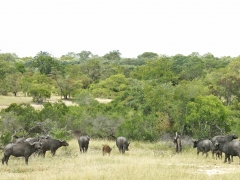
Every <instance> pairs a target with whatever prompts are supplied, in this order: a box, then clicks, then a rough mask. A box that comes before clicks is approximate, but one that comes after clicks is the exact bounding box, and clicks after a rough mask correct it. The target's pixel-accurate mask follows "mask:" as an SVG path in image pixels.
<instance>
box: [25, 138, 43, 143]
mask: <svg viewBox="0 0 240 180" xmlns="http://www.w3.org/2000/svg"><path fill="white" fill-rule="evenodd" d="M39 140H40V139H39V137H35V138H27V139H25V142H29V143H34V142H38V141H39Z"/></svg>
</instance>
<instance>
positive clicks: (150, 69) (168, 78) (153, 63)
mask: <svg viewBox="0 0 240 180" xmlns="http://www.w3.org/2000/svg"><path fill="white" fill-rule="evenodd" d="M171 63H172V62H171V61H170V60H169V58H167V57H159V58H156V59H152V60H148V61H147V62H146V64H145V65H142V66H138V67H137V68H135V69H134V70H133V72H132V73H131V77H133V78H136V79H139V80H150V81H157V82H161V83H168V82H173V81H174V80H175V79H176V77H175V75H174V73H173V72H172V70H171V66H172V64H171Z"/></svg>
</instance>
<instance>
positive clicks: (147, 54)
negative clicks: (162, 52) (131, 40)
mask: <svg viewBox="0 0 240 180" xmlns="http://www.w3.org/2000/svg"><path fill="white" fill-rule="evenodd" d="M157 57H158V54H157V53H154V52H144V53H142V54H140V55H138V58H139V59H141V58H144V59H152V58H157Z"/></svg>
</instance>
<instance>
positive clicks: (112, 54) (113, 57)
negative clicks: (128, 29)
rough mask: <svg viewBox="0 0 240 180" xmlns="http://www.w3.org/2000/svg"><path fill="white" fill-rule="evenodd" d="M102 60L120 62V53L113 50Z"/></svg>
mask: <svg viewBox="0 0 240 180" xmlns="http://www.w3.org/2000/svg"><path fill="white" fill-rule="evenodd" d="M103 58H105V59H107V60H120V59H121V53H120V52H119V50H113V51H110V52H109V53H107V54H105V55H104V56H103Z"/></svg>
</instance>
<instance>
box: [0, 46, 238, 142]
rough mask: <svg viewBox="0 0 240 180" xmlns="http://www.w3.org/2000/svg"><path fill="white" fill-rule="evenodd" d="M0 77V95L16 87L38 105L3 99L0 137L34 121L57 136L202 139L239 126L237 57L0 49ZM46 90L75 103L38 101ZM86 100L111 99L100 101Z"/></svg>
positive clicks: (235, 130)
mask: <svg viewBox="0 0 240 180" xmlns="http://www.w3.org/2000/svg"><path fill="white" fill-rule="evenodd" d="M0 76H1V78H0V94H1V95H9V94H14V95H15V96H17V95H18V93H20V92H21V93H24V94H25V96H31V97H33V102H37V103H43V106H44V108H43V109H42V110H35V109H34V108H33V107H31V106H30V105H29V104H11V105H10V106H9V107H8V108H6V109H3V110H2V111H1V114H0V115H1V121H0V132H1V138H2V140H3V141H4V140H6V139H9V138H10V136H11V134H12V133H13V132H14V131H15V130H17V129H19V128H22V129H24V130H25V131H29V129H30V128H32V127H34V126H36V124H41V125H42V126H43V127H44V129H45V131H44V132H45V133H51V134H52V135H54V136H56V137H57V138H61V137H64V136H69V137H70V136H72V135H73V134H88V135H90V136H91V137H98V138H107V137H109V135H111V134H112V135H115V136H118V135H124V136H126V137H128V138H130V139H134V140H146V141H155V140H158V139H159V137H160V136H161V135H162V134H163V133H172V134H175V133H174V132H176V131H177V132H179V133H180V134H181V135H189V136H193V137H197V138H208V137H213V136H214V135H216V134H227V133H235V134H238V131H239V129H240V127H239V126H240V124H239V120H240V119H239V112H240V111H239V109H240V103H239V100H240V91H239V87H240V57H234V58H233V57H229V56H226V57H221V58H217V57H214V55H212V54H210V53H207V54H204V55H199V54H198V53H192V54H190V55H188V56H184V55H181V54H177V55H175V56H165V55H158V54H156V53H153V52H145V53H143V54H141V55H139V56H138V57H137V58H135V59H133V58H122V57H121V53H120V52H119V51H118V50H114V51H110V52H109V53H107V54H105V55H104V56H102V57H100V56H98V55H93V54H92V53H91V52H90V51H81V52H80V53H73V52H71V53H68V54H66V55H63V56H62V57H60V58H54V57H53V56H51V55H50V54H49V53H48V52H39V53H38V54H37V55H36V56H35V57H24V58H18V57H17V55H15V54H10V53H2V54H0ZM52 95H59V96H61V97H62V98H64V99H70V100H72V101H73V102H75V103H77V104H78V105H79V106H66V105H65V104H64V103H63V102H61V101H59V102H58V103H53V104H51V103H46V100H47V99H49V98H50V97H51V96H52ZM94 98H111V99H113V100H112V102H110V103H108V104H101V103H99V102H98V101H96V100H95V99H94ZM38 133H41V132H40V131H39V132H38Z"/></svg>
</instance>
